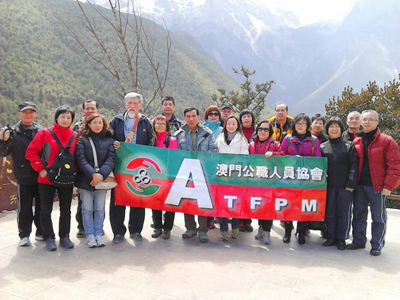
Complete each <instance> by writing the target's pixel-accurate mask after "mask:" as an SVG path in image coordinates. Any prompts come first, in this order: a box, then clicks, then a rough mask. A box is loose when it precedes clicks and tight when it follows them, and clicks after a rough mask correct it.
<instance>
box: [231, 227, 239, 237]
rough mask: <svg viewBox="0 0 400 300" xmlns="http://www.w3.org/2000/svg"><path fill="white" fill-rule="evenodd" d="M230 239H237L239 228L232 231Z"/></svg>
mask: <svg viewBox="0 0 400 300" xmlns="http://www.w3.org/2000/svg"><path fill="white" fill-rule="evenodd" d="M232 238H233V239H238V238H239V228H236V229H232Z"/></svg>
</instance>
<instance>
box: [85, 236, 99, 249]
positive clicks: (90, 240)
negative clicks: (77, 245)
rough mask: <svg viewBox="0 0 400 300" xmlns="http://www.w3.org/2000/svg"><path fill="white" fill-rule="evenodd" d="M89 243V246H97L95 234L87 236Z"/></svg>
mask: <svg viewBox="0 0 400 300" xmlns="http://www.w3.org/2000/svg"><path fill="white" fill-rule="evenodd" d="M87 244H88V247H89V248H96V247H97V242H96V239H95V238H94V235H93V234H89V235H88V236H87Z"/></svg>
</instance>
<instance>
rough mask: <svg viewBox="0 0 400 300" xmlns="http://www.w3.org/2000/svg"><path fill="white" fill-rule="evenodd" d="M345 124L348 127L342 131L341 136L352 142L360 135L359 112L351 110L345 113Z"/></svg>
mask: <svg viewBox="0 0 400 300" xmlns="http://www.w3.org/2000/svg"><path fill="white" fill-rule="evenodd" d="M347 126H349V128H348V129H347V130H346V131H345V132H343V138H344V139H345V140H347V141H350V142H352V141H354V139H355V138H356V137H358V136H360V135H361V132H360V128H361V114H360V113H359V112H358V111H352V112H350V113H349V114H348V115H347Z"/></svg>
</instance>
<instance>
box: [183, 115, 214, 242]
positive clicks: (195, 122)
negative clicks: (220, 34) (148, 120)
mask: <svg viewBox="0 0 400 300" xmlns="http://www.w3.org/2000/svg"><path fill="white" fill-rule="evenodd" d="M184 119H185V122H186V124H185V125H184V126H182V127H181V129H180V130H179V131H177V132H176V139H177V141H178V147H179V149H180V150H186V151H197V152H218V148H217V146H216V144H215V139H214V135H213V133H212V131H211V130H210V129H208V128H206V127H204V126H203V125H201V124H199V121H200V113H199V110H198V109H197V108H194V107H191V108H187V109H185V111H184ZM198 221H199V225H200V226H199V241H200V242H201V243H207V242H208V241H209V239H208V235H207V231H208V228H207V217H206V216H198ZM185 227H186V232H185V233H184V234H182V238H184V239H188V238H191V237H193V236H195V235H196V234H197V229H196V227H197V224H196V221H195V219H194V215H190V214H185Z"/></svg>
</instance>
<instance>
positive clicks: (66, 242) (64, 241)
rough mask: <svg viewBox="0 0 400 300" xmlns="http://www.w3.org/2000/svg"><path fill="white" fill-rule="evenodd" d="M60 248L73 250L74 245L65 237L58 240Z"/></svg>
mask: <svg viewBox="0 0 400 300" xmlns="http://www.w3.org/2000/svg"><path fill="white" fill-rule="evenodd" d="M60 246H61V247H64V248H65V249H72V248H74V243H72V242H71V240H70V239H69V237H65V238H62V239H60Z"/></svg>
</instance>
